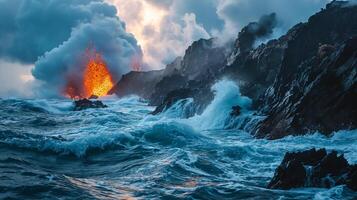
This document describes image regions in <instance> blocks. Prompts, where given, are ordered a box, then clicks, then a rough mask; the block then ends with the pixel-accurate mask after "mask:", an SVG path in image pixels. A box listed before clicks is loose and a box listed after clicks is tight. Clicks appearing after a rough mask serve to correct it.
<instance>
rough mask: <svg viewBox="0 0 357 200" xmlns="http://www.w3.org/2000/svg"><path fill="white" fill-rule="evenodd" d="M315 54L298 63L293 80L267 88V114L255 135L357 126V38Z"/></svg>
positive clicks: (270, 135)
mask: <svg viewBox="0 0 357 200" xmlns="http://www.w3.org/2000/svg"><path fill="white" fill-rule="evenodd" d="M320 51H321V50H320ZM316 53H317V54H316V55H315V56H313V57H312V58H311V59H309V60H306V61H305V62H303V63H301V65H300V66H299V67H298V69H297V72H296V73H295V74H294V78H293V81H290V80H289V81H288V82H284V83H285V84H283V85H281V84H278V83H275V84H274V86H273V87H271V88H270V89H269V91H268V93H267V99H268V101H267V105H266V108H267V113H268V114H269V115H268V117H267V118H266V119H265V120H264V121H262V122H261V124H259V126H258V129H257V136H259V137H265V136H266V133H268V134H269V135H268V136H269V138H273V139H274V138H280V137H283V136H286V135H290V134H293V135H295V134H302V133H307V132H309V131H316V130H317V131H320V132H321V133H324V134H330V133H331V132H333V131H338V130H341V129H352V128H355V127H356V125H357V124H356V120H357V104H356V102H357V37H353V38H351V39H349V40H347V41H346V42H345V43H344V44H343V45H340V46H339V47H337V49H336V50H335V51H333V52H331V53H330V55H328V56H327V55H326V54H325V57H321V54H320V55H319V54H318V52H316ZM282 87H286V89H282ZM282 90H284V92H282Z"/></svg>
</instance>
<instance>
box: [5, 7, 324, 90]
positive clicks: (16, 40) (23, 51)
mask: <svg viewBox="0 0 357 200" xmlns="http://www.w3.org/2000/svg"><path fill="white" fill-rule="evenodd" d="M327 2H328V0H294V1H287V0H0V72H1V74H0V97H1V96H9V95H10V96H31V95H36V96H37V95H38V96H58V95H59V94H60V93H61V90H62V89H63V87H64V86H65V84H66V81H67V80H68V77H71V78H73V77H72V76H75V77H76V76H78V77H79V76H80V75H81V73H82V72H83V67H82V66H83V62H84V60H83V58H84V57H85V56H84V54H85V52H86V51H88V50H90V51H97V52H100V53H101V54H102V56H103V58H104V60H105V61H106V62H107V64H108V68H109V70H110V72H111V73H112V74H113V77H114V79H115V80H118V79H119V78H120V76H121V75H122V74H125V73H127V72H129V71H130V70H132V68H133V65H134V64H136V65H137V63H140V66H141V69H142V70H150V69H161V68H164V67H165V65H166V64H168V63H170V62H171V61H173V60H174V59H175V58H176V57H178V56H183V55H184V52H185V49H186V48H187V47H188V46H189V45H190V44H191V43H192V42H193V41H195V40H198V39H200V38H206V39H207V38H211V37H218V39H219V41H221V44H222V45H223V44H225V43H226V42H229V41H232V40H234V39H235V38H236V36H237V35H238V32H239V30H240V29H241V28H242V27H243V26H245V25H246V24H248V23H249V22H252V21H257V20H258V19H259V18H260V17H261V16H262V15H265V14H270V13H272V12H275V13H276V15H277V20H278V26H277V27H276V30H275V32H274V34H273V36H274V37H278V36H279V35H281V34H283V33H284V32H286V31H287V30H288V29H289V28H290V27H291V26H293V25H294V24H296V23H298V22H303V21H306V20H307V19H308V17H309V16H311V15H312V14H313V13H315V12H317V11H319V10H320V9H321V8H323V7H324V5H325V4H326V3H327Z"/></svg>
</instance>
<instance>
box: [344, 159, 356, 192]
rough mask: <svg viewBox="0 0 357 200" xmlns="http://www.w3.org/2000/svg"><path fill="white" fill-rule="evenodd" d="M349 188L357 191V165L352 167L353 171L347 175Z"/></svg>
mask: <svg viewBox="0 0 357 200" xmlns="http://www.w3.org/2000/svg"><path fill="white" fill-rule="evenodd" d="M346 183H347V187H349V188H351V189H352V190H354V191H357V165H353V166H351V170H350V171H349V172H348V175H347V181H346Z"/></svg>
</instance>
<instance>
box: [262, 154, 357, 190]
mask: <svg viewBox="0 0 357 200" xmlns="http://www.w3.org/2000/svg"><path fill="white" fill-rule="evenodd" d="M355 183H356V165H349V164H348V162H347V160H346V159H345V158H344V157H343V155H340V156H338V155H337V152H336V151H332V152H330V153H326V150H325V149H320V150H317V151H316V149H311V150H307V151H302V152H297V153H286V154H285V156H284V159H283V161H282V162H281V164H280V165H279V166H278V168H277V169H276V171H275V174H274V177H273V178H272V180H271V181H270V182H269V184H268V186H267V187H268V188H271V189H291V188H297V187H324V188H330V187H334V186H337V185H345V184H346V185H347V187H349V188H350V189H352V190H356V189H357V188H356V185H355Z"/></svg>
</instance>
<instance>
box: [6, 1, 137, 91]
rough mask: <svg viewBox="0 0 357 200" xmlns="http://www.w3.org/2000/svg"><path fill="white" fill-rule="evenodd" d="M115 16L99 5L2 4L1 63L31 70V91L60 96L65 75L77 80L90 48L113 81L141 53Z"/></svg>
mask: <svg viewBox="0 0 357 200" xmlns="http://www.w3.org/2000/svg"><path fill="white" fill-rule="evenodd" d="M116 12H117V10H116V8H115V7H114V6H112V5H110V4H108V3H105V2H104V1H103V0H0V25H1V26H0V43H1V45H0V58H1V59H3V60H7V62H20V63H26V64H28V65H32V66H33V65H35V67H34V69H33V70H32V74H33V76H34V78H35V79H36V82H37V83H40V84H36V85H40V88H38V89H36V90H35V91H37V92H39V94H41V95H46V96H60V95H62V94H61V93H62V91H63V87H64V86H65V84H66V82H67V81H68V80H67V77H68V75H69V74H72V75H73V74H74V75H75V76H76V77H78V78H80V76H81V74H82V73H83V66H84V60H83V58H84V54H85V52H86V49H87V48H89V47H92V48H93V49H96V51H97V52H98V53H100V54H101V55H102V57H103V59H104V61H105V62H106V63H107V66H108V68H109V71H110V72H111V74H112V75H113V78H114V80H115V81H117V80H118V79H119V78H120V76H121V75H122V74H124V73H127V72H129V71H130V70H131V66H132V64H133V62H136V63H138V62H139V63H140V62H141V57H142V52H141V48H140V47H139V46H138V44H137V41H136V39H135V38H134V36H133V35H132V34H129V33H127V32H126V29H125V24H124V23H123V22H122V21H121V20H120V19H119V18H118V17H117V15H116ZM8 66H9V65H8ZM9 70H12V69H11V68H9Z"/></svg>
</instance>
